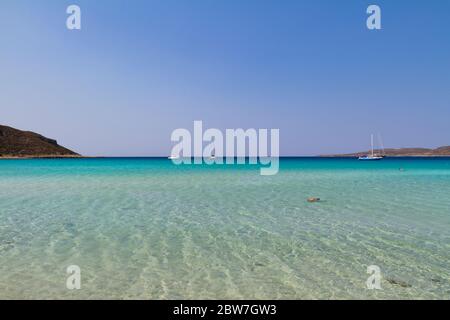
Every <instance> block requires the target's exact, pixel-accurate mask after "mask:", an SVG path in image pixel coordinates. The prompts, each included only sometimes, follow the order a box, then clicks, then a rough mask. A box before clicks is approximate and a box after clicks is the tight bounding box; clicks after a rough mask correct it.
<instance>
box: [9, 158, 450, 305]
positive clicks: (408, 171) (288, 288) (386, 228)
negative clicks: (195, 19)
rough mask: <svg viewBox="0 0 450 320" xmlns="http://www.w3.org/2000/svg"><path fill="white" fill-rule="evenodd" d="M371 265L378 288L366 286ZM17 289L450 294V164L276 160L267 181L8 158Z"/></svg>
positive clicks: (259, 295)
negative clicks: (74, 282) (70, 282)
mask: <svg viewBox="0 0 450 320" xmlns="http://www.w3.org/2000/svg"><path fill="white" fill-rule="evenodd" d="M400 168H402V169H403V170H399V169H400ZM311 196H314V197H320V198H321V199H322V202H319V203H308V202H307V201H306V199H307V198H308V197H311ZM69 265H78V266H80V268H81V273H82V288H81V290H76V291H69V290H67V289H66V277H67V274H66V268H67V266H69ZM369 265H377V266H379V267H380V268H381V272H382V276H383V279H382V281H381V286H382V288H383V290H368V289H367V288H366V279H367V277H368V276H369V275H368V274H367V273H366V270H367V267H368V266H369ZM16 298H25V299H37V298H45V299H51V298H58V299H78V298H80V299H88V298H99V299H115V298H122V299H216V298H217V299H240V298H245V299H311V298H312V299H318V298H320V299H331V298H332V299H335V298H337V299H345V298H351V299H362V298H368V299H392V298H400V299H410V298H431V299H436V298H445V299H450V159H448V158H442V159H385V160H383V161H380V162H358V161H357V160H354V159H314V158H312V159H311V158H296V159H282V160H281V168H280V172H279V174H278V175H275V176H270V177H267V176H260V175H259V168H258V167H257V166H250V165H242V166H230V165H227V166H225V165H224V166H207V165H203V166H186V165H183V166H175V165H173V164H172V162H171V161H169V160H167V159H66V160H3V161H0V299H16Z"/></svg>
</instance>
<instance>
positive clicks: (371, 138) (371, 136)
mask: <svg viewBox="0 0 450 320" xmlns="http://www.w3.org/2000/svg"><path fill="white" fill-rule="evenodd" d="M370 142H371V145H372V157H373V134H372V135H370Z"/></svg>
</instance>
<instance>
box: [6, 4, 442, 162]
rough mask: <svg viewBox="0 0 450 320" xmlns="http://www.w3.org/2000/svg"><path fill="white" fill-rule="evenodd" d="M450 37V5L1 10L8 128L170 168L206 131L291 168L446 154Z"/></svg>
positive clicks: (44, 6)
mask: <svg viewBox="0 0 450 320" xmlns="http://www.w3.org/2000/svg"><path fill="white" fill-rule="evenodd" d="M70 4H77V5H79V6H80V7H81V9H82V30H81V31H69V30H67V29H66V27H65V22H66V18H67V14H66V12H65V11H66V8H67V6H68V5H70ZM370 4H378V5H379V6H380V7H381V9H382V27H383V29H382V30H380V31H369V30H368V29H367V28H366V18H367V15H366V8H367V7H368V5H370ZM449 39H450V2H449V1H445V0H432V1H425V0H415V1H405V0H396V1H378V0H374V1H363V0H345V1H337V0H319V1H318V0H314V1H312V0H308V1H301V0H296V1H288V0H284V1H279V0H278V1H275V0H273V1H272V0H259V1H257V0H228V1H225V0H208V1H206V0H189V1H188V0H169V1H168V0H164V1H163V0H161V1H140V0H133V1H125V0H121V1H119V0H108V1H106V0H98V1H91V0H73V1H65V0H47V1H44V0H2V1H1V2H0V41H1V47H0V88H1V89H0V123H1V124H6V125H10V126H13V127H17V128H20V129H26V130H32V131H36V132H39V133H42V134H44V135H46V136H49V137H52V138H56V139H57V140H58V142H59V143H60V144H62V145H64V146H67V147H69V148H72V149H73V150H75V151H78V152H80V153H82V154H85V155H92V156H94V155H105V156H114V155H117V156H130V155H136V156H146V155H148V156H155V155H167V154H169V152H170V150H171V148H172V146H173V144H172V143H171V141H170V134H171V132H172V131H173V130H174V129H176V128H188V129H190V128H192V126H193V121H194V120H202V121H203V123H204V126H205V127H214V128H220V129H225V128H239V127H241V128H279V129H280V139H281V140H280V144H281V147H280V148H281V149H280V151H281V154H283V155H315V154H323V153H335V152H347V151H357V150H362V149H367V148H368V145H369V142H370V133H372V132H373V133H377V132H380V133H381V134H382V135H383V138H384V143H385V145H386V146H387V147H407V146H426V147H437V146H441V145H449V144H450V129H449V119H450V58H449V57H450V41H449Z"/></svg>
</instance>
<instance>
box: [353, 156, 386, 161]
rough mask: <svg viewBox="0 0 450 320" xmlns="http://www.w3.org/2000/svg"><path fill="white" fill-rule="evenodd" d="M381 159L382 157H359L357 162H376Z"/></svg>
mask: <svg viewBox="0 0 450 320" xmlns="http://www.w3.org/2000/svg"><path fill="white" fill-rule="evenodd" d="M381 159H383V157H359V158H358V160H359V161H378V160H381Z"/></svg>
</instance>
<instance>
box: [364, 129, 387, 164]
mask: <svg viewBox="0 0 450 320" xmlns="http://www.w3.org/2000/svg"><path fill="white" fill-rule="evenodd" d="M370 138H371V139H370V140H371V145H372V153H371V154H368V155H365V156H362V157H359V158H358V160H361V161H374V160H381V159H383V157H382V156H378V155H375V153H374V151H373V134H372V135H371V136H370Z"/></svg>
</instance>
